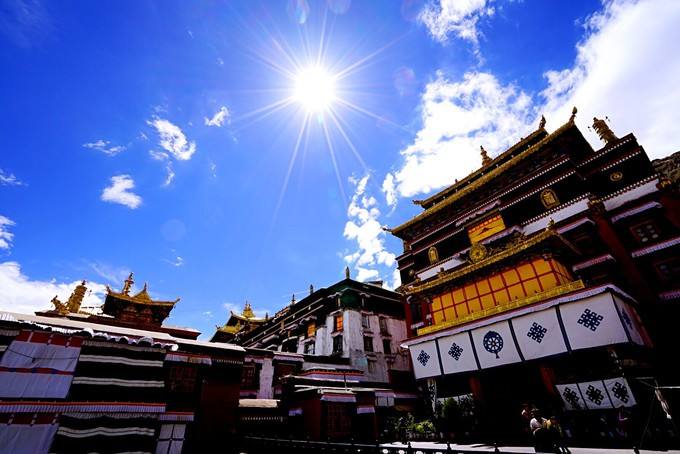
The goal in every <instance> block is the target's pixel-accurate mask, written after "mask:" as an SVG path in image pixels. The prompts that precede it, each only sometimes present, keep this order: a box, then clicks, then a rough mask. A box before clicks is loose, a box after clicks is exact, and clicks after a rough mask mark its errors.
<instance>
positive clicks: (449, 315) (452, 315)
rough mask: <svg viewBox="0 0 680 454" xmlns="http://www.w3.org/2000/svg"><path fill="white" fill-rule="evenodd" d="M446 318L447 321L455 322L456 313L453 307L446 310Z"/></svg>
mask: <svg viewBox="0 0 680 454" xmlns="http://www.w3.org/2000/svg"><path fill="white" fill-rule="evenodd" d="M444 316H445V317H446V319H447V320H455V319H456V311H455V310H454V309H453V306H451V307H449V308H447V309H444Z"/></svg>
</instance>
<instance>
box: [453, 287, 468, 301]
mask: <svg viewBox="0 0 680 454" xmlns="http://www.w3.org/2000/svg"><path fill="white" fill-rule="evenodd" d="M463 301H465V294H463V289H462V288H458V289H456V290H454V291H453V302H454V303H456V304H458V303H462V302H463Z"/></svg>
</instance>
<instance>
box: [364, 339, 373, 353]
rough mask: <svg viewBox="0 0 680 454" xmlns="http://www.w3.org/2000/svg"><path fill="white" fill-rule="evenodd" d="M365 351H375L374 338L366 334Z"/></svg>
mask: <svg viewBox="0 0 680 454" xmlns="http://www.w3.org/2000/svg"><path fill="white" fill-rule="evenodd" d="M364 351H365V352H372V351H373V338H372V337H371V336H364Z"/></svg>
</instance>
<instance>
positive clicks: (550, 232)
mask: <svg viewBox="0 0 680 454" xmlns="http://www.w3.org/2000/svg"><path fill="white" fill-rule="evenodd" d="M551 237H557V238H560V239H562V240H563V241H565V242H566V240H564V238H562V236H561V235H560V234H559V233H557V231H556V230H555V229H554V226H553V223H552V222H551V223H550V224H549V225H548V227H547V228H546V229H545V230H543V231H542V232H540V233H537V234H536V235H533V236H532V237H530V238H527V239H521V240H519V241H518V242H516V243H513V244H511V245H509V246H508V247H507V248H505V249H502V250H501V251H499V252H497V253H496V254H492V255H489V256H488V257H486V258H485V259H482V260H480V261H478V262H476V263H472V264H470V265H468V266H465V267H463V268H461V269H459V270H454V271H443V272H440V273H439V274H438V275H437V277H436V278H435V279H433V280H431V281H428V282H425V283H422V284H420V285H410V286H406V294H407V295H413V294H416V293H420V292H424V291H426V290H430V289H433V288H435V287H438V286H439V285H441V284H445V283H447V282H450V281H452V280H454V279H458V278H459V277H462V276H465V275H467V274H470V273H472V272H473V271H477V270H479V269H482V268H485V267H487V266H489V265H491V264H493V263H496V262H499V261H501V260H503V259H506V258H508V257H511V256H513V255H515V254H517V253H519V252H522V251H525V250H527V249H529V248H530V247H532V246H535V245H537V244H539V243H541V242H543V241H545V240H547V239H548V238H551Z"/></svg>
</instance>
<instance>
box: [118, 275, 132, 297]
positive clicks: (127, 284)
mask: <svg viewBox="0 0 680 454" xmlns="http://www.w3.org/2000/svg"><path fill="white" fill-rule="evenodd" d="M133 274H134V273H130V275H129V276H128V278H127V279H125V281H123V290H121V291H120V293H122V294H123V295H127V296H130V289H131V288H132V284H134V283H135V281H134V279H132V276H133Z"/></svg>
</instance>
